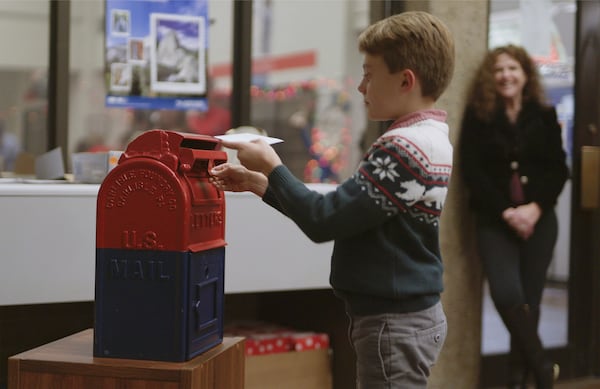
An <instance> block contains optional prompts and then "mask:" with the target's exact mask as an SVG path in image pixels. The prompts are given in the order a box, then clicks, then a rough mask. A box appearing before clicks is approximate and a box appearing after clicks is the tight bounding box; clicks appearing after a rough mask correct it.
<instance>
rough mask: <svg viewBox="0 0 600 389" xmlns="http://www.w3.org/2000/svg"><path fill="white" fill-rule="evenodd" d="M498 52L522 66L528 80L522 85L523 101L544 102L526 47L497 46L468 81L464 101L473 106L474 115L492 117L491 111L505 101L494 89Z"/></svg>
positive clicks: (488, 118) (489, 118) (533, 65)
mask: <svg viewBox="0 0 600 389" xmlns="http://www.w3.org/2000/svg"><path fill="white" fill-rule="evenodd" d="M500 54H508V55H509V56H511V57H512V58H514V59H515V60H517V62H519V64H520V65H521V67H522V68H523V72H524V73H525V75H526V76H527V82H526V83H525V86H524V87H523V103H526V102H536V103H538V104H540V105H543V104H544V103H545V100H546V99H545V95H544V88H543V86H542V82H541V78H540V75H539V72H538V70H537V67H536V65H535V63H534V62H533V60H532V59H531V57H530V56H529V54H528V53H527V51H526V50H525V49H524V48H523V47H520V46H516V45H507V46H500V47H496V48H494V49H492V50H490V51H488V53H487V54H486V56H485V57H484V59H483V62H482V63H481V65H480V66H479V69H478V70H477V73H476V75H475V78H474V79H473V81H472V83H471V87H470V89H469V94H468V98H467V105H468V106H470V107H472V108H474V110H475V113H476V115H477V116H478V117H479V118H480V119H482V120H485V121H489V120H491V118H492V116H493V115H494V112H496V111H497V110H498V109H500V108H501V107H503V106H504V101H503V99H502V98H501V96H500V95H499V94H498V92H497V91H496V81H495V78H494V68H495V65H496V60H497V58H498V56H499V55H500Z"/></svg>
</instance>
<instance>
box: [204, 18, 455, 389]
mask: <svg viewBox="0 0 600 389" xmlns="http://www.w3.org/2000/svg"><path fill="white" fill-rule="evenodd" d="M358 45H359V49H360V51H361V52H362V53H363V54H364V63H363V70H364V75H363V78H362V81H361V83H360V85H359V86H358V91H359V92H360V93H361V94H362V95H363V96H364V102H365V105H366V109H367V113H368V116H369V118H370V119H371V120H378V121H387V120H393V121H394V123H393V124H392V125H391V126H390V128H389V129H388V130H387V131H386V132H385V133H384V134H383V135H381V136H380V137H379V138H378V139H377V140H376V141H375V142H374V144H373V145H372V146H371V148H370V149H369V151H368V152H367V154H366V156H365V157H364V158H363V160H362V161H361V163H360V166H359V167H358V169H357V171H356V173H355V174H354V175H353V176H352V177H351V178H349V179H348V180H346V181H345V182H343V183H342V184H340V185H339V186H338V187H337V189H336V190H335V191H333V192H330V193H327V194H319V193H316V192H313V191H311V190H309V189H308V188H307V187H306V186H305V185H304V183H302V182H301V181H299V180H298V179H296V178H295V177H294V176H293V175H292V174H291V173H290V171H289V170H288V169H287V168H286V166H285V165H283V164H282V162H281V159H280V158H279V156H278V155H277V153H276V152H275V151H274V150H273V148H271V147H270V146H269V145H267V144H266V143H265V142H263V141H254V142H248V143H233V142H223V146H225V147H229V148H233V149H237V150H238V158H239V160H240V161H241V163H242V164H243V166H240V165H231V164H223V165H220V166H217V167H215V168H214V169H213V170H212V171H211V173H212V175H213V178H212V180H213V182H214V184H215V185H216V186H217V187H219V188H220V189H222V190H230V191H251V192H253V193H255V194H256V195H258V196H260V197H261V198H262V199H263V201H265V202H266V203H267V204H269V205H271V206H272V207H274V208H276V209H278V210H279V211H281V212H282V213H283V214H285V215H286V216H288V217H289V218H290V219H292V220H293V221H294V222H295V223H296V224H297V225H298V227H300V229H301V230H302V231H303V232H304V233H305V234H306V235H307V236H308V237H309V238H310V239H312V240H313V241H315V242H323V241H328V240H334V241H335V244H334V250H333V254H332V258H331V274H330V283H331V285H332V287H333V290H334V292H335V294H336V295H337V296H338V297H340V298H341V299H342V300H343V301H344V303H345V306H346V311H347V313H348V316H349V318H350V331H349V334H350V338H351V339H350V340H351V343H352V346H353V348H354V350H355V351H356V356H357V363H356V368H357V387H358V388H366V389H374V388H425V387H426V386H427V379H428V377H429V374H430V368H431V366H433V364H434V363H435V361H436V359H437V357H438V355H439V352H440V350H441V347H442V344H443V342H444V340H445V337H446V331H447V324H446V318H445V315H444V311H443V309H442V306H441V302H440V293H441V292H442V272H443V266H442V260H441V255H440V248H439V240H438V228H439V217H440V214H441V211H442V205H443V203H444V200H445V197H446V193H447V186H448V182H449V178H450V172H451V168H452V146H451V144H450V142H449V140H448V126H447V125H446V123H445V122H444V121H445V118H446V113H445V112H443V111H440V110H437V109H434V108H433V105H434V103H435V101H436V100H437V99H438V98H439V96H440V95H441V94H442V92H443V91H444V90H445V88H446V87H447V85H448V84H449V82H450V79H451V77H452V72H453V68H454V43H453V39H452V37H451V34H450V32H449V31H448V29H447V28H446V26H445V25H444V24H443V23H442V22H441V21H440V20H439V19H437V18H435V17H433V16H432V15H429V14H427V13H424V12H406V13H402V14H399V15H394V16H391V17H388V18H386V19H384V20H381V21H379V22H377V23H375V24H374V25H372V26H370V27H368V28H367V29H366V30H365V31H364V32H363V33H362V34H361V35H360V36H359V38H358Z"/></svg>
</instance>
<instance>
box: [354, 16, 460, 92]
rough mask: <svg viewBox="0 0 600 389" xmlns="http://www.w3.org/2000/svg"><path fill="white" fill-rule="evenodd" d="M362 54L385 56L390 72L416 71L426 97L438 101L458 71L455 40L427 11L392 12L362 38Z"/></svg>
mask: <svg viewBox="0 0 600 389" xmlns="http://www.w3.org/2000/svg"><path fill="white" fill-rule="evenodd" d="M358 48H359V50H360V51H361V52H362V53H367V54H370V55H380V56H382V57H383V60H384V61H385V63H386V65H387V67H388V69H389V71H390V73H396V72H398V71H401V70H404V69H410V70H412V71H413V72H414V73H415V75H416V76H417V78H418V79H419V81H420V83H421V89H422V93H423V96H426V97H432V98H433V99H434V100H437V99H438V98H439V97H440V95H441V94H442V93H443V92H444V90H445V89H446V87H447V86H448V84H450V80H451V79H452V73H453V72H454V39H453V38H452V34H451V33H450V30H449V29H448V27H446V25H445V24H444V23H443V22H442V21H441V20H440V19H438V18H437V17H435V16H433V15H431V14H428V13H427V12H421V11H412V12H404V13H401V14H397V15H392V16H390V17H387V18H385V19H383V20H380V21H378V22H376V23H374V24H372V25H371V26H369V27H367V29H366V30H364V31H363V32H362V33H361V34H360V36H359V37H358Z"/></svg>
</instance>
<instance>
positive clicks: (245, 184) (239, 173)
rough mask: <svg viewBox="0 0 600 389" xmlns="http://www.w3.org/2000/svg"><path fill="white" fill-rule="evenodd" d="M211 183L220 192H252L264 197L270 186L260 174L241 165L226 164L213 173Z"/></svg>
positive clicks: (216, 167) (211, 172)
mask: <svg viewBox="0 0 600 389" xmlns="http://www.w3.org/2000/svg"><path fill="white" fill-rule="evenodd" d="M210 174H211V175H212V176H211V177H210V181H211V182H212V183H213V184H214V185H215V186H216V187H217V188H219V189H220V190H223V191H230V192H252V193H254V194H255V195H257V196H258V197H263V196H264V194H265V192H266V191H267V187H268V186H269V182H268V180H267V177H265V175H264V174H262V173H260V172H255V171H251V170H248V169H246V168H245V167H244V166H241V165H234V164H230V163H224V164H221V165H217V166H215V167H214V168H213V169H212V170H211V171H210Z"/></svg>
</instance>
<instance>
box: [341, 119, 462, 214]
mask: <svg viewBox="0 0 600 389" xmlns="http://www.w3.org/2000/svg"><path fill="white" fill-rule="evenodd" d="M428 117H429V115H427V116H426V117H422V116H421V117H419V118H418V119H420V120H416V121H415V120H414V119H415V118H412V120H411V121H410V122H409V125H408V126H407V127H394V129H392V130H389V131H387V132H386V133H385V134H383V135H382V136H381V137H380V138H379V139H378V140H377V141H376V142H375V143H374V144H373V146H371V149H370V150H369V152H368V153H367V155H366V156H365V158H364V159H363V162H362V163H361V166H360V168H359V169H358V171H357V172H356V173H355V175H354V177H353V178H354V180H355V182H356V183H357V184H358V185H360V187H361V189H362V190H363V191H367V193H368V194H369V197H370V198H372V199H373V200H374V202H375V203H376V204H377V205H378V206H380V207H381V208H382V209H383V210H384V211H385V212H386V213H387V214H388V215H389V216H392V215H396V214H397V213H399V212H403V213H408V214H409V215H410V216H411V217H412V218H414V219H416V220H419V221H422V222H425V223H432V224H437V223H438V220H439V216H440V214H441V211H442V207H443V205H444V201H445V199H446V194H447V192H448V183H449V181H450V174H451V171H452V146H451V144H450V142H449V140H448V132H447V125H446V124H445V123H442V122H439V121H436V120H435V119H428ZM399 124H400V125H406V122H404V123H395V124H394V125H393V126H398V125H399Z"/></svg>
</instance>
